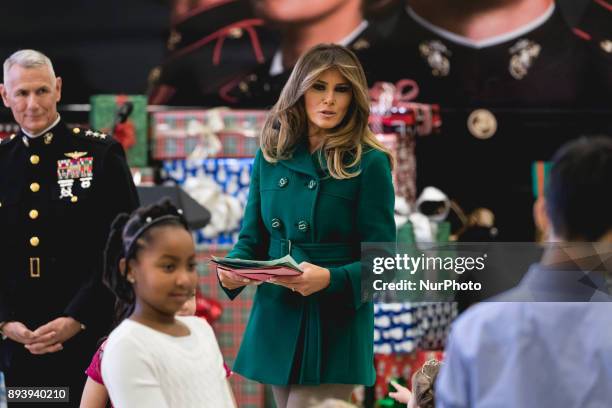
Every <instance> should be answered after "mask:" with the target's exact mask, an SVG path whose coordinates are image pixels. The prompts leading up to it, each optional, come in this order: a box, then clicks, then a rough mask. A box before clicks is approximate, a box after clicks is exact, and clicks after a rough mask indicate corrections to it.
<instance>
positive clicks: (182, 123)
mask: <svg viewBox="0 0 612 408" xmlns="http://www.w3.org/2000/svg"><path fill="white" fill-rule="evenodd" d="M267 113H268V112H267V111H263V110H229V109H227V110H214V114H215V115H216V114H219V115H220V116H221V119H222V120H223V125H224V128H223V130H221V131H220V132H218V133H217V137H218V138H219V140H220V141H221V146H222V148H221V151H220V152H219V153H218V154H217V155H216V157H237V158H238V157H254V156H255V152H256V151H257V149H258V148H259V138H258V136H259V133H260V131H261V129H262V128H263V125H264V122H265V120H266V115H267ZM212 115H213V111H212V110H190V111H187V110H186V111H166V112H157V113H155V114H153V117H152V127H153V140H154V146H153V158H155V159H159V160H168V159H184V158H186V157H188V156H189V155H190V154H191V152H193V150H194V149H195V148H196V146H197V145H198V143H199V136H193V135H189V134H187V126H188V124H189V123H190V122H191V121H194V120H195V121H198V122H200V123H202V124H203V125H205V126H206V125H208V123H209V120H210V118H211V117H212Z"/></svg>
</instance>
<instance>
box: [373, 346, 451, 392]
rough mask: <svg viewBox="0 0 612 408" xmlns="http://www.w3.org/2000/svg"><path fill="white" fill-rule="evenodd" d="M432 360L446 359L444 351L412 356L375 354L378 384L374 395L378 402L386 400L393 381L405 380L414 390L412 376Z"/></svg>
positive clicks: (375, 386) (418, 353) (417, 352)
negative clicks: (396, 379) (389, 386)
mask: <svg viewBox="0 0 612 408" xmlns="http://www.w3.org/2000/svg"><path fill="white" fill-rule="evenodd" d="M432 358H435V359H436V360H439V361H441V360H442V359H443V358H444V352H442V351H423V350H419V351H416V352H414V353H412V354H391V355H387V354H375V355H374V367H375V369H376V383H375V384H374V395H375V399H376V400H380V399H382V398H385V397H386V396H387V394H388V392H389V390H388V384H389V382H390V381H391V380H392V379H395V378H403V379H405V380H406V383H407V384H408V385H409V387H410V388H412V384H411V380H412V375H413V374H414V373H415V372H416V370H418V369H419V368H421V367H422V366H423V364H424V363H425V362H426V361H427V360H430V359H432Z"/></svg>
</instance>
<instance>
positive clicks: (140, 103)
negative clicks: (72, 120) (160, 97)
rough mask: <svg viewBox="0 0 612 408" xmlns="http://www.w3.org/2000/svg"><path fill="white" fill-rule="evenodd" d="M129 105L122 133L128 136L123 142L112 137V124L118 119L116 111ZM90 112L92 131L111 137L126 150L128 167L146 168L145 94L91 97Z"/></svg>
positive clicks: (116, 136) (119, 138) (121, 139)
mask: <svg viewBox="0 0 612 408" xmlns="http://www.w3.org/2000/svg"><path fill="white" fill-rule="evenodd" d="M126 102H131V103H132V105H133V110H132V113H131V114H130V116H129V117H128V119H127V121H126V122H125V126H124V129H128V130H127V131H125V132H124V133H122V134H129V136H130V137H127V138H126V139H123V138H122V137H120V136H119V135H117V134H114V129H113V125H114V124H115V120H116V118H117V109H118V108H119V107H121V106H122V105H123V104H124V103H126ZM90 104H91V111H90V116H89V122H90V123H91V127H92V128H93V129H95V130H98V131H101V132H105V133H108V134H113V136H115V138H116V139H117V140H118V141H119V142H120V143H121V144H122V145H123V148H124V149H125V151H126V154H127V159H128V164H129V165H130V166H134V167H144V166H146V165H147V159H148V157H147V156H148V150H147V135H148V133H147V132H148V127H147V98H146V96H144V95H94V96H92V97H91V100H90Z"/></svg>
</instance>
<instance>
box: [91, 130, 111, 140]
mask: <svg viewBox="0 0 612 408" xmlns="http://www.w3.org/2000/svg"><path fill="white" fill-rule="evenodd" d="M85 136H89V137H93V138H94V139H106V137H107V136H108V135H107V134H106V133H101V132H95V131H93V130H87V131H86V132H85Z"/></svg>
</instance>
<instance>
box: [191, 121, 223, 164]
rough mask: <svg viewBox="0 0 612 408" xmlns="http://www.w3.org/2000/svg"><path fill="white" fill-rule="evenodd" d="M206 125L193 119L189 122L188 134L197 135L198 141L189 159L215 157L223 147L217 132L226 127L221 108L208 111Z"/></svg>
mask: <svg viewBox="0 0 612 408" xmlns="http://www.w3.org/2000/svg"><path fill="white" fill-rule="evenodd" d="M206 117H207V121H206V125H205V124H203V123H202V122H200V121H198V120H195V119H192V120H190V121H189V123H188V124H187V136H190V137H197V138H198V143H197V145H196V147H195V148H194V149H193V151H192V152H191V153H190V154H189V156H188V159H189V160H200V159H205V158H207V157H214V156H216V155H217V153H219V152H220V151H221V148H222V147H223V146H222V145H221V141H220V140H219V137H218V136H217V134H218V133H219V132H220V131H222V130H223V129H224V128H225V124H224V123H223V118H222V117H221V113H220V111H219V109H212V110H210V111H208V112H206Z"/></svg>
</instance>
